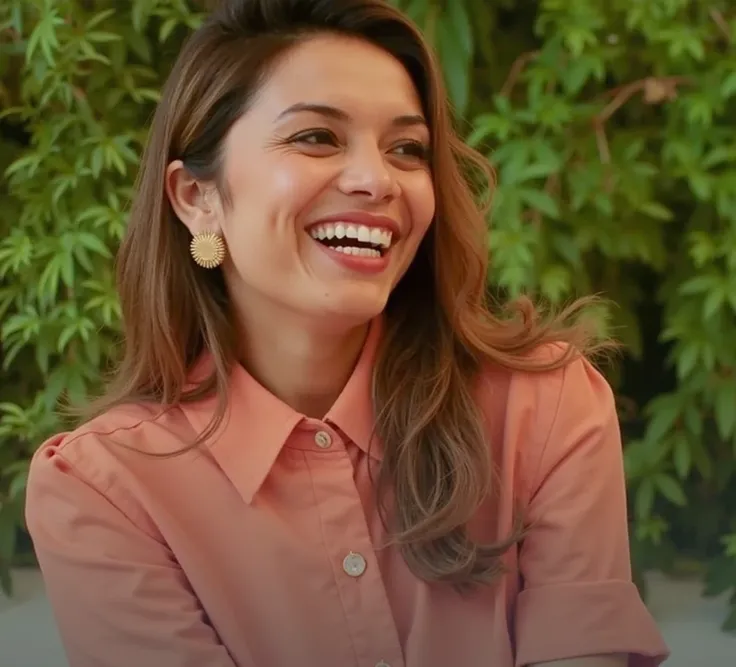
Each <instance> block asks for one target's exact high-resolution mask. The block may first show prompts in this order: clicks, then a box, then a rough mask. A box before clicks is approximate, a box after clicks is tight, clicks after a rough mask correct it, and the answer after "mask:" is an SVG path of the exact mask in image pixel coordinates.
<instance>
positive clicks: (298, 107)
mask: <svg viewBox="0 0 736 667" xmlns="http://www.w3.org/2000/svg"><path fill="white" fill-rule="evenodd" d="M297 113H316V114H319V115H320V116H326V117H327V118H334V119H335V120H340V121H343V122H345V121H349V120H350V114H348V113H346V112H345V111H343V110H342V109H338V108H337V107H333V106H330V105H329V104H312V103H309V102H298V103H297V104H292V105H291V106H290V107H289V108H288V109H285V110H284V111H282V112H281V113H280V114H279V115H278V116H277V118H276V120H277V121H279V120H281V119H282V118H285V117H287V116H291V115H294V114H297ZM391 124H392V125H394V126H396V127H412V126H415V125H424V126H428V123H427V120H426V119H425V118H424V116H422V115H421V114H406V115H402V116H396V117H395V118H394V119H393V120H392V121H391Z"/></svg>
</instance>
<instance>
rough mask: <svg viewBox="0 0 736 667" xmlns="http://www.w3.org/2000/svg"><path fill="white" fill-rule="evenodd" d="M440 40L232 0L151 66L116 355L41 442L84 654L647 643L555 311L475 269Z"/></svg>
mask: <svg viewBox="0 0 736 667" xmlns="http://www.w3.org/2000/svg"><path fill="white" fill-rule="evenodd" d="M472 166H475V167H478V168H480V169H481V170H483V169H487V167H486V165H485V163H484V162H483V161H482V159H480V158H479V157H478V156H477V155H475V153H473V152H472V151H471V150H470V149H468V148H467V147H466V146H464V145H463V144H462V142H461V141H459V139H458V138H457V137H456V135H455V134H454V133H453V130H452V126H451V123H450V118H449V113H448V109H447V103H446V100H445V96H444V91H443V88H442V81H441V77H440V75H439V72H438V68H437V66H436V64H435V62H434V60H433V58H432V56H431V54H430V52H429V50H428V48H427V46H426V44H425V43H424V41H423V40H422V37H421V35H420V34H419V33H418V31H417V30H416V28H415V27H414V26H413V25H412V24H411V23H410V22H409V21H408V20H407V19H406V18H405V17H403V16H402V15H401V14H400V13H398V12H397V11H396V10H395V9H393V8H392V7H391V6H390V5H388V4H387V3H385V2H383V1H382V0H229V1H226V2H224V3H223V4H222V6H221V7H220V8H219V9H218V10H217V11H215V13H214V14H213V15H212V17H211V18H210V19H209V20H208V21H207V22H206V23H205V24H204V26H203V27H202V28H201V29H199V30H198V31H197V32H196V33H195V34H194V35H193V36H192V37H191V39H190V40H189V42H188V43H187V45H186V46H185V48H184V49H183V51H182V53H181V54H180V57H179V59H178V61H177V63H176V65H175V67H174V69H173V71H172V73H171V75H170V78H169V80H168V82H167V85H166V87H165V89H164V91H163V96H162V101H161V103H160V106H159V108H158V110H157V113H156V116H155V118H154V121H153V127H152V129H151V134H150V140H149V145H148V147H147V150H146V153H145V156H144V159H143V163H142V165H141V171H140V176H139V179H138V184H137V192H136V198H135V201H134V205H133V208H132V211H131V215H130V225H129V228H128V231H127V236H126V238H125V240H124V243H123V245H122V247H121V250H120V257H119V275H118V279H119V290H120V297H121V304H122V308H123V313H124V325H125V333H126V338H125V355H124V358H123V359H122V362H121V365H120V367H119V368H118V369H117V371H116V374H115V376H114V378H113V381H112V383H111V385H110V387H109V389H108V391H107V393H106V394H105V395H104V396H103V397H101V399H100V401H99V402H98V403H97V404H96V405H95V406H93V410H92V414H91V415H89V419H87V420H86V422H85V423H84V424H82V425H80V426H79V428H78V429H77V430H76V431H74V432H73V433H62V434H59V435H57V436H55V437H53V438H51V439H50V440H49V441H47V442H46V443H43V445H42V446H41V447H40V448H39V450H38V453H37V454H36V455H35V457H34V460H33V463H32V466H31V472H30V478H29V481H28V491H27V523H28V527H29V531H30V533H31V535H32V537H33V540H34V545H35V548H36V553H37V556H38V559H39V562H40V564H41V568H42V571H43V574H44V578H45V581H46V585H47V590H48V594H49V598H50V600H51V602H52V604H53V606H54V609H55V613H56V618H57V620H58V623H59V627H60V630H61V635H62V637H63V640H64V643H65V645H66V648H67V652H68V654H69V658H70V662H71V666H72V667H118V666H120V667H123V666H126V667H127V666H128V665H140V666H141V667H148V666H149V665H151V666H153V665H156V667H189V666H191V667H205V666H206V667H234V666H235V665H238V666H239V667H293V666H294V665H302V664H304V665H320V666H327V667H332V666H335V667H337V666H340V667H347V666H348V665H354V666H355V667H369V666H370V667H373V666H375V667H440V666H442V667H445V666H446V665H458V666H459V667H481V666H482V667H487V666H488V665H493V666H494V667H521V666H528V665H541V664H547V663H549V664H555V661H559V662H558V663H557V664H559V665H564V666H566V667H573V666H575V667H598V666H600V667H604V666H606V667H607V666H609V665H611V666H613V665H619V664H620V665H626V664H628V665H631V666H636V667H654V666H656V665H658V664H659V663H660V662H662V660H664V658H665V657H666V655H667V650H666V648H665V647H664V646H663V644H662V641H661V638H660V636H659V633H658V632H657V629H656V627H655V625H654V623H653V621H652V619H651V617H650V615H649V614H648V612H647V610H646V609H645V607H644V606H643V604H642V602H641V600H640V598H639V596H638V593H637V590H636V588H635V587H634V585H633V584H632V582H631V572H630V567H629V560H628V558H629V556H628V537H627V522H626V498H625V488H624V478H623V467H622V456H621V442H620V436H619V431H618V424H617V421H616V413H615V408H614V402H613V396H612V393H611V390H610V388H609V387H608V385H607V384H606V382H605V380H604V379H603V377H602V376H601V375H600V373H599V372H598V371H596V370H595V369H594V368H593V366H592V365H591V362H590V361H589V356H588V355H589V353H592V352H593V351H595V350H594V348H593V346H592V345H591V344H590V342H589V339H588V337H587V335H586V331H585V330H584V329H583V328H582V327H581V326H566V325H565V321H566V316H567V315H569V314H574V313H576V312H578V310H579V309H580V308H581V307H582V306H583V305H584V302H583V303H581V304H577V305H576V306H574V307H573V308H572V309H571V311H569V312H568V313H563V314H561V315H560V317H558V318H556V319H551V320H549V321H542V320H541V319H540V317H539V316H538V315H537V313H536V312H535V310H534V308H533V306H532V305H531V304H530V303H529V302H527V301H522V302H519V303H518V304H512V306H511V307H510V311H509V312H510V313H512V314H516V315H517V317H516V318H510V319H509V318H505V317H504V318H503V319H501V318H499V317H498V316H497V315H496V314H494V313H493V312H492V310H491V308H490V305H489V304H488V302H487V301H486V276H487V264H486V261H487V248H486V245H485V242H486V235H487V228H486V223H485V220H484V216H483V214H482V212H481V211H480V210H479V209H478V207H477V206H476V203H475V202H474V199H473V196H472V192H471V189H470V187H469V185H468V183H467V182H466V181H465V180H464V179H463V174H465V173H466V170H467V169H468V168H469V167H472Z"/></svg>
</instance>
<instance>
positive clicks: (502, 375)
mask: <svg viewBox="0 0 736 667" xmlns="http://www.w3.org/2000/svg"><path fill="white" fill-rule="evenodd" d="M480 380H481V381H480V385H479V386H480V398H481V400H482V401H483V403H484V404H487V407H492V406H493V405H494V404H495V405H498V404H499V398H500V397H502V396H503V397H506V398H507V399H510V398H512V397H513V399H514V401H513V402H514V404H517V403H520V404H523V405H528V406H534V407H535V408H537V409H540V410H544V409H546V410H549V409H550V408H553V407H554V409H555V410H556V409H557V408H558V407H561V406H560V405H558V404H560V403H561V399H562V398H563V394H569V395H571V396H572V397H578V398H579V399H580V401H581V403H583V404H584V403H586V402H595V401H597V400H603V401H604V402H605V403H608V402H610V400H611V399H612V390H611V387H610V385H609V384H608V382H607V380H606V379H605V377H604V376H603V374H602V372H601V371H600V370H599V369H598V368H597V367H596V366H595V365H594V362H593V360H592V359H590V358H588V357H587V356H586V355H584V354H583V353H581V352H579V351H577V350H576V349H575V348H573V347H571V346H570V345H569V344H567V343H556V342H555V343H545V344H543V345H539V346H537V347H535V348H534V349H532V350H530V351H528V352H526V353H524V354H522V355H519V356H518V357H517V358H516V360H515V363H514V364H500V363H497V362H493V361H487V362H486V363H485V364H484V365H483V368H482V372H481V374H480ZM522 399H523V400H522ZM507 407H508V406H506V405H504V409H506V408H507ZM512 407H513V406H512Z"/></svg>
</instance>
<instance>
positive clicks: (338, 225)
mask: <svg viewBox="0 0 736 667" xmlns="http://www.w3.org/2000/svg"><path fill="white" fill-rule="evenodd" d="M309 233H310V234H311V235H312V238H315V239H333V238H338V239H357V240H358V241H361V242H362V243H372V244H373V245H377V246H381V247H382V248H388V247H390V245H391V237H392V236H393V232H392V231H391V230H389V229H382V228H380V227H366V226H365V225H351V224H349V223H347V222H335V223H327V224H323V225H318V226H316V227H312V229H310V230H309Z"/></svg>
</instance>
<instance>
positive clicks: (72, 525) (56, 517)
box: [26, 443, 235, 667]
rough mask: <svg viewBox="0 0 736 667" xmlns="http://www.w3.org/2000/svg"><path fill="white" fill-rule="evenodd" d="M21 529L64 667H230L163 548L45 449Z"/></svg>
mask: <svg viewBox="0 0 736 667" xmlns="http://www.w3.org/2000/svg"><path fill="white" fill-rule="evenodd" d="M84 444H87V443H84ZM91 444H92V445H94V444H96V443H91ZM26 522H27V526H28V530H29V533H30V535H31V538H32V541H33V544H34V548H35V551H36V555H37V558H38V561H39V565H40V567H41V572H42V575H43V579H44V583H45V587H46V593H47V595H48V599H49V601H50V604H51V607H52V609H53V613H54V616H55V620H56V623H57V625H58V628H59V633H60V636H61V640H62V643H63V645H64V649H65V651H66V654H67V658H68V660H69V664H70V667H129V666H131V665H136V666H138V667H154V666H155V667H202V666H203V665H207V667H235V663H234V662H233V660H232V658H231V657H230V655H229V653H228V651H227V649H226V648H225V647H224V646H223V645H222V643H221V642H220V641H219V639H218V637H217V636H216V633H215V631H214V630H213V628H212V627H211V626H210V625H208V624H207V622H206V621H205V618H204V614H203V611H202V609H201V607H200V604H199V603H198V601H197V599H196V596H195V595H194V593H193V592H192V590H191V588H190V587H189V584H188V582H187V580H186V578H185V576H184V574H183V572H182V570H181V569H180V567H179V566H178V564H177V563H176V561H175V559H174V557H173V556H172V554H171V552H170V550H169V549H168V548H167V547H166V545H165V544H164V543H163V542H162V541H160V539H159V538H157V536H155V535H153V534H149V532H150V531H149V532H146V531H144V530H143V529H142V528H141V527H140V526H138V525H137V524H136V523H135V522H134V521H133V520H131V519H130V518H129V517H128V516H126V514H125V513H124V512H123V511H121V509H120V508H119V507H117V506H116V505H115V504H113V502H111V500H110V499H109V498H108V497H107V496H106V495H105V494H104V493H102V492H101V490H100V489H98V488H95V487H94V486H93V485H92V484H91V483H90V482H89V481H88V480H85V479H84V478H83V477H82V476H81V475H80V474H79V473H78V472H77V471H75V470H74V468H73V466H72V464H71V463H70V462H69V461H68V460H67V459H66V458H65V457H64V455H63V453H62V452H61V451H59V449H58V448H57V447H55V446H54V445H53V444H49V443H47V444H46V445H44V446H42V447H41V448H40V449H39V450H38V451H37V452H36V454H35V456H34V459H33V461H32V463H31V469H30V475H29V479H28V486H27V500H26Z"/></svg>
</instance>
